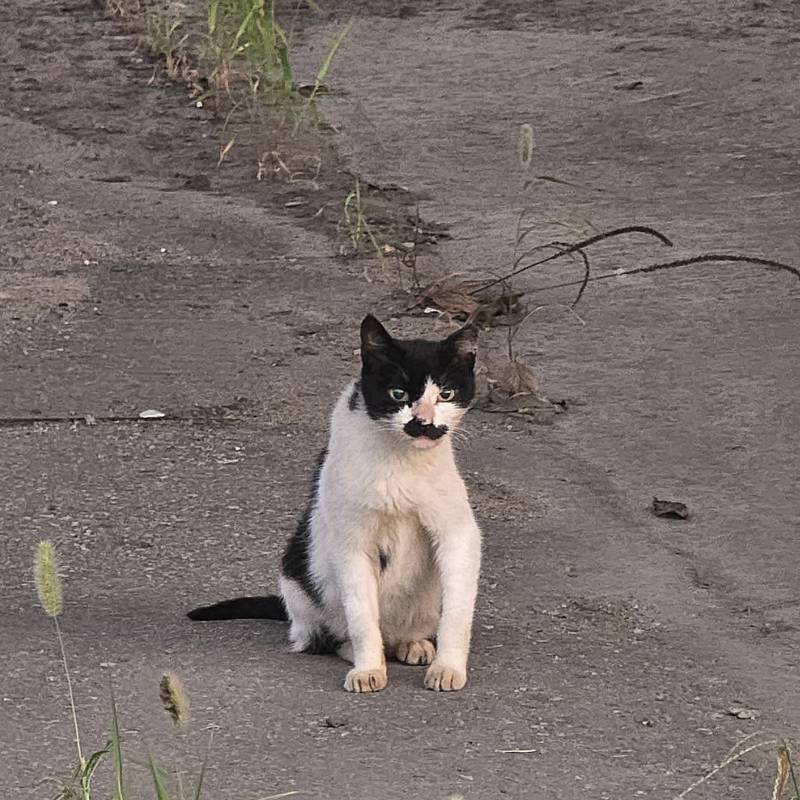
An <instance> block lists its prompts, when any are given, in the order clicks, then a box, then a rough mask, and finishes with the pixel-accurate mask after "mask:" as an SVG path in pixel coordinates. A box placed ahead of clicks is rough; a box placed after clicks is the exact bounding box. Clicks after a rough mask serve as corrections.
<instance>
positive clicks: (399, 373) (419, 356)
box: [360, 314, 477, 435]
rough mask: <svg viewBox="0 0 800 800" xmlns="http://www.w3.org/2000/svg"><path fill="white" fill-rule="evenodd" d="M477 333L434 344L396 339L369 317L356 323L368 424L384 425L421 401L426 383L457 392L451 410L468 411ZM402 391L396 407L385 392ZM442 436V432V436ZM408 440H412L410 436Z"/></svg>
mask: <svg viewBox="0 0 800 800" xmlns="http://www.w3.org/2000/svg"><path fill="white" fill-rule="evenodd" d="M476 341H477V331H476V330H475V329H474V328H472V327H464V328H461V330H458V331H456V332H455V333H454V334H452V335H450V336H448V337H447V338H446V339H444V340H442V341H439V342H430V341H427V340H425V339H395V338H393V337H392V336H390V335H389V333H388V332H387V331H386V329H385V328H384V327H383V325H381V324H380V322H378V320H377V319H375V317H373V316H372V315H371V314H370V315H368V316H367V317H365V318H364V321H363V322H362V323H361V364H362V366H361V381H360V383H361V394H362V396H363V397H364V404H365V405H366V408H367V413H368V414H369V416H370V417H371V418H372V419H376V420H377V419H386V418H387V417H391V416H392V415H394V414H395V413H396V412H397V411H398V410H399V409H400V408H402V406H403V405H411V404H412V403H414V402H415V401H416V400H419V398H420V397H421V396H422V393H423V391H424V390H425V383H426V382H427V380H428V378H430V379H431V380H433V382H434V383H436V384H437V385H438V386H440V387H445V386H447V387H451V388H453V389H455V390H456V392H457V394H456V399H455V400H454V401H453V402H455V404H456V405H459V406H461V407H463V408H466V407H467V406H469V404H470V403H471V402H472V400H473V398H474V397H475V373H474V369H475V350H476ZM394 388H397V389H405V391H406V392H408V399H407V400H404V401H403V402H397V401H395V400H393V399H392V398H391V397H390V396H389V390H390V389H394ZM444 432H446V431H444ZM412 435H413V434H412Z"/></svg>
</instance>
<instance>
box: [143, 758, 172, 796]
mask: <svg viewBox="0 0 800 800" xmlns="http://www.w3.org/2000/svg"><path fill="white" fill-rule="evenodd" d="M147 763H148V766H149V767H150V775H151V776H152V778H153V788H154V789H155V790H156V800H169V792H168V791H167V788H166V787H165V786H164V782H163V781H162V780H161V773H160V772H159V771H158V767H157V766H156V764H155V762H154V761H153V757H152V756H148V757H147Z"/></svg>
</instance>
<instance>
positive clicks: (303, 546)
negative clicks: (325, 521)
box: [283, 450, 328, 605]
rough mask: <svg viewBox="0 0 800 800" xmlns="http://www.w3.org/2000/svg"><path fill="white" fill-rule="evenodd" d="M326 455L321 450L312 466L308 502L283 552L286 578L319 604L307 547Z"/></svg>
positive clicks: (309, 541) (325, 451)
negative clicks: (295, 583)
mask: <svg viewBox="0 0 800 800" xmlns="http://www.w3.org/2000/svg"><path fill="white" fill-rule="evenodd" d="M327 455H328V451H327V450H323V451H322V452H321V453H320V454H319V456H318V457H317V463H316V464H315V466H314V472H313V473H312V480H311V496H310V497H309V499H308V504H307V505H306V509H305V511H304V512H303V516H302V517H300V521H299V522H298V523H297V528H296V529H295V532H294V533H293V534H292V535H291V537H289V541H288V543H287V545H286V551H285V552H284V554H283V574H284V575H285V576H286V577H287V578H291V579H292V580H294V581H296V582H297V583H298V584H300V586H301V587H302V588H303V590H304V591H305V592H306V594H307V595H308V596H309V597H310V598H311V599H312V600H313V601H314V602H315V603H316V604H317V605H319V604H320V603H321V602H322V598H321V597H320V593H319V588H318V587H317V585H316V584H315V583H314V579H313V578H312V576H311V572H310V571H309V567H310V564H309V548H310V547H311V514H312V512H313V510H314V504H315V502H316V499H317V490H318V488H319V475H320V472H321V471H322V465H323V464H324V463H325V458H326V456H327Z"/></svg>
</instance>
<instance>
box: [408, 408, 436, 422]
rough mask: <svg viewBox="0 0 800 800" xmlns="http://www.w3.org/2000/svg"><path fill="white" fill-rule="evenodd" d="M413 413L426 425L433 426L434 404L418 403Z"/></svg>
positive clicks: (412, 410)
mask: <svg viewBox="0 0 800 800" xmlns="http://www.w3.org/2000/svg"><path fill="white" fill-rule="evenodd" d="M411 413H412V414H413V415H414V417H415V418H416V419H418V420H419V421H420V422H422V423H423V424H425V425H432V424H433V403H416V404H415V405H414V406H413V407H412V409H411Z"/></svg>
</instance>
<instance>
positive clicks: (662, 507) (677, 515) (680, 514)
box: [653, 497, 689, 519]
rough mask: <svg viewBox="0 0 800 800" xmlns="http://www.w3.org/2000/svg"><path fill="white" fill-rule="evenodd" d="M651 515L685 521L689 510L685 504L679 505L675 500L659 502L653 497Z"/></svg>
mask: <svg viewBox="0 0 800 800" xmlns="http://www.w3.org/2000/svg"><path fill="white" fill-rule="evenodd" d="M653 513H654V514H655V515H656V516H657V517H671V518H672V519H686V518H687V517H688V516H689V509H688V508H687V506H686V504H685V503H680V502H678V501H676V500H659V499H658V498H657V497H654V498H653Z"/></svg>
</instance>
